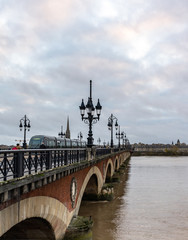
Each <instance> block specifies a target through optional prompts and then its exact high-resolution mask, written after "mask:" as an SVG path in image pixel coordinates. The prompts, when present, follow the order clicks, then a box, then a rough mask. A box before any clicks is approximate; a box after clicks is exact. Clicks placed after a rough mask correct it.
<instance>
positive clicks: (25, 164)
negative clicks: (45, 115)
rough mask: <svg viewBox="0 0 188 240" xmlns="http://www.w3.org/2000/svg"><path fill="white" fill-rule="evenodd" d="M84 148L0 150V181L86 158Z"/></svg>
mask: <svg viewBox="0 0 188 240" xmlns="http://www.w3.org/2000/svg"><path fill="white" fill-rule="evenodd" d="M86 157H87V156H86V149H84V148H74V149H73V148H70V149H45V150H43V149H40V150H39V149H37V150H35V149H27V150H25V149H24V150H6V151H5V150H2V151H0V181H7V180H10V179H12V178H18V177H22V176H25V175H28V174H35V173H38V172H40V171H45V170H49V169H52V168H56V167H60V166H65V165H69V164H73V163H79V162H81V161H84V160H86Z"/></svg>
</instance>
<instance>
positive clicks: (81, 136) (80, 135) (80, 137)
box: [78, 132, 83, 141]
mask: <svg viewBox="0 0 188 240" xmlns="http://www.w3.org/2000/svg"><path fill="white" fill-rule="evenodd" d="M82 138H83V135H82V133H81V132H79V133H78V139H79V140H80V141H82Z"/></svg>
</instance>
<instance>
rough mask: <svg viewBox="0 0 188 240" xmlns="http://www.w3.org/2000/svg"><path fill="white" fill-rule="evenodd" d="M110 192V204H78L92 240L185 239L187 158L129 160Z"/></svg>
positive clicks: (187, 236)
mask: <svg viewBox="0 0 188 240" xmlns="http://www.w3.org/2000/svg"><path fill="white" fill-rule="evenodd" d="M114 190H115V199H114V200H113V201H111V202H82V205H81V208H80V211H79V215H82V216H92V218H93V220H94V226H93V229H92V240H187V239H188V157H131V160H130V162H129V164H128V166H127V168H126V170H124V171H123V174H121V175H120V182H119V183H116V184H115V189H114ZM90 239H91V238H90Z"/></svg>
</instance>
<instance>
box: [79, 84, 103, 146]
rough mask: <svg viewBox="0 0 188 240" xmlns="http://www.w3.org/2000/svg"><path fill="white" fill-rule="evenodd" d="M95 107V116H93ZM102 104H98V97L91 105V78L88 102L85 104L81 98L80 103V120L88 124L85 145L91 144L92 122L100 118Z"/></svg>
mask: <svg viewBox="0 0 188 240" xmlns="http://www.w3.org/2000/svg"><path fill="white" fill-rule="evenodd" d="M95 109H96V114H97V117H95V116H94V114H95ZM101 109H102V106H101V105H100V102H99V99H98V102H97V105H96V107H94V106H93V101H92V80H90V96H89V97H88V102H87V104H86V106H85V104H84V100H83V99H82V102H81V105H80V114H81V117H82V121H83V120H84V123H86V124H88V125H89V132H88V138H87V146H88V147H92V146H93V132H92V124H94V123H97V121H99V118H100V114H101ZM85 110H86V111H87V115H88V116H87V117H84V115H85Z"/></svg>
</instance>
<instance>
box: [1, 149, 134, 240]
mask: <svg viewBox="0 0 188 240" xmlns="http://www.w3.org/2000/svg"><path fill="white" fill-rule="evenodd" d="M129 157H130V152H129V151H127V150H125V149H124V150H119V151H117V152H111V153H109V154H105V155H102V156H95V158H93V159H91V158H90V159H89V158H88V159H87V160H85V161H81V162H74V163H72V164H70V165H65V166H59V167H56V168H53V169H47V170H45V171H40V172H39V173H36V174H29V175H26V176H22V177H19V178H13V179H11V180H7V181H2V182H0V239H21V237H20V236H22V239H23V237H24V239H32V237H33V232H34V230H33V226H38V233H37V234H38V236H40V239H44V238H45V239H57V240H60V239H61V240H62V238H63V236H64V234H65V232H66V229H67V227H68V226H69V224H70V222H71V220H72V218H73V216H76V215H77V214H78V211H79V208H80V204H81V201H82V198H83V196H84V195H91V196H92V195H93V196H94V195H99V194H100V193H101V189H102V187H103V185H104V183H105V181H106V179H107V178H111V177H112V176H113V174H114V172H115V171H116V170H118V168H119V167H120V165H121V164H123V163H124V162H125V161H126V160H127V159H128V158H129ZM35 235H36V230H35Z"/></svg>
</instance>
